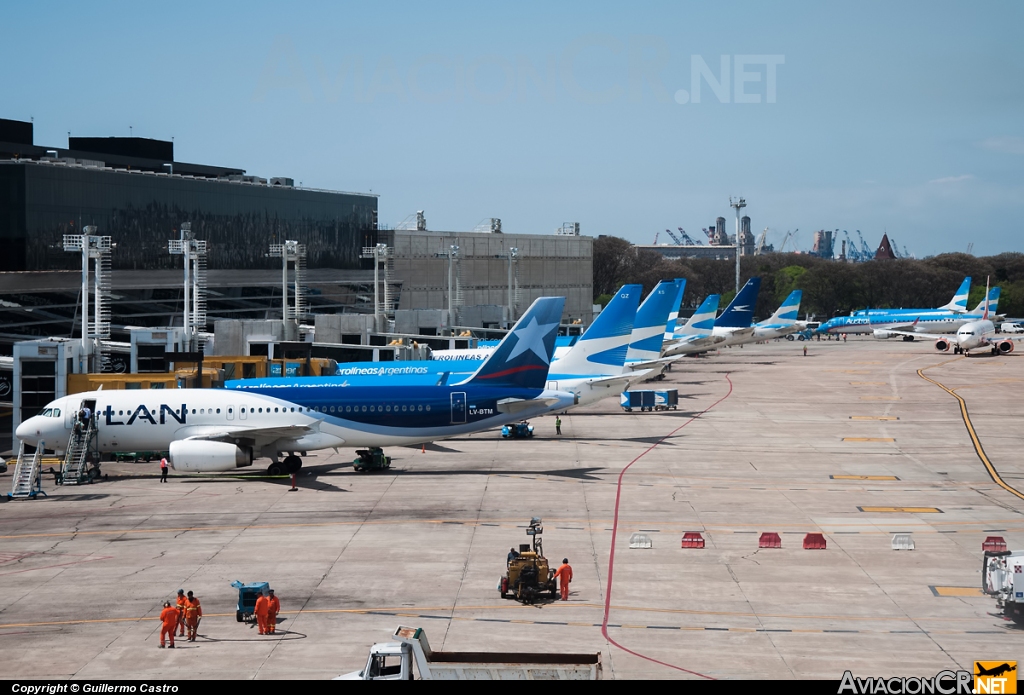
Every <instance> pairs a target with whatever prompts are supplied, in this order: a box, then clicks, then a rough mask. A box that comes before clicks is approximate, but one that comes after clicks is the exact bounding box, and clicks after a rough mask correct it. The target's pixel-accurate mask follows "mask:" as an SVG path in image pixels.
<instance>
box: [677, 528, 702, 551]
mask: <svg viewBox="0 0 1024 695" xmlns="http://www.w3.org/2000/svg"><path fill="white" fill-rule="evenodd" d="M682 547H684V548H703V547H704V536H702V535H700V533H698V532H697V531H687V532H686V533H684V534H683V543H682Z"/></svg>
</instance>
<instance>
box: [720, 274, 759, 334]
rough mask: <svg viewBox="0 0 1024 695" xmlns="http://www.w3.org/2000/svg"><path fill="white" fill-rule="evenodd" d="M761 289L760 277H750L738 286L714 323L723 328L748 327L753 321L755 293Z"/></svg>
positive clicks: (755, 301) (755, 303)
mask: <svg viewBox="0 0 1024 695" xmlns="http://www.w3.org/2000/svg"><path fill="white" fill-rule="evenodd" d="M760 289H761V278H750V279H749V280H747V284H746V285H744V286H743V287H741V288H740V293H739V294H737V295H736V296H735V297H734V298H733V300H732V301H731V302H729V306H727V307H726V308H725V311H723V312H722V315H721V316H719V317H718V318H717V319H715V325H716V326H719V327H723V328H750V326H751V325H752V324H753V323H754V307H755V306H756V305H757V293H758V291H760Z"/></svg>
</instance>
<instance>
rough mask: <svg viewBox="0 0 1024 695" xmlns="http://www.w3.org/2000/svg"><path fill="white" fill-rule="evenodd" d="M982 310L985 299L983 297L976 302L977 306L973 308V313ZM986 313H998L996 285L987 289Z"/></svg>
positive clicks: (983, 309) (997, 289)
mask: <svg viewBox="0 0 1024 695" xmlns="http://www.w3.org/2000/svg"><path fill="white" fill-rule="evenodd" d="M983 311H985V300H984V299H982V300H981V301H980V302H978V306H977V308H975V310H974V313H975V314H977V313H979V312H983ZM988 313H989V314H992V315H993V316H995V315H996V314H998V313H999V288H998V287H993V288H992V289H990V290H989V291H988Z"/></svg>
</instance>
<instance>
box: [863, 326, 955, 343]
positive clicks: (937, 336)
mask: <svg viewBox="0 0 1024 695" xmlns="http://www.w3.org/2000/svg"><path fill="white" fill-rule="evenodd" d="M877 330H882V331H885V332H887V333H892V334H893V335H909V336H910V337H912V338H928V339H930V340H940V339H941V340H950V341H952V342H954V343H955V342H957V339H956V335H955V334H952V333H919V332H917V331H913V330H911V331H896V330H893V329H891V328H879V329H877Z"/></svg>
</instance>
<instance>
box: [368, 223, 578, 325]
mask: <svg viewBox="0 0 1024 695" xmlns="http://www.w3.org/2000/svg"><path fill="white" fill-rule="evenodd" d="M380 236H381V239H382V241H384V242H385V243H387V244H388V245H389V246H393V247H394V249H395V251H394V278H395V281H396V282H400V283H401V285H402V291H401V295H400V299H399V304H398V308H399V309H447V307H448V259H447V258H446V257H438V256H437V254H439V253H444V254H447V253H448V250H449V247H450V246H451V245H452V244H456V245H458V246H459V254H460V256H461V260H460V263H459V266H460V283H459V284H460V286H461V288H462V296H463V301H462V304H463V306H464V307H471V306H476V305H480V306H487V305H490V306H506V305H507V304H508V260H507V259H506V258H501V257H499V256H501V255H504V254H506V253H507V252H508V249H510V248H512V247H515V248H517V249H519V261H518V264H517V265H518V271H519V294H520V299H519V303H518V307H517V311H516V315H515V316H513V317H512V318H513V320H514V319H515V318H518V317H519V316H520V315H521V314H522V312H523V311H525V310H526V308H527V307H529V305H530V304H531V303H532V302H533V300H534V299H536V298H537V297H543V296H563V297H565V298H566V303H565V312H564V315H563V318H564V319H576V318H581V319H583V321H584V322H586V323H589V322H590V320H591V318H592V310H591V306H592V304H593V285H594V277H593V273H594V266H593V243H594V240H593V238H591V237H584V236H579V237H576V236H557V235H540V234H491V233H473V232H417V231H404V230H395V231H387V232H380ZM474 315H475V314H474ZM469 316H470V314H466V317H467V318H469ZM461 323H462V324H463V325H471V324H468V323H466V322H465V321H461Z"/></svg>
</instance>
